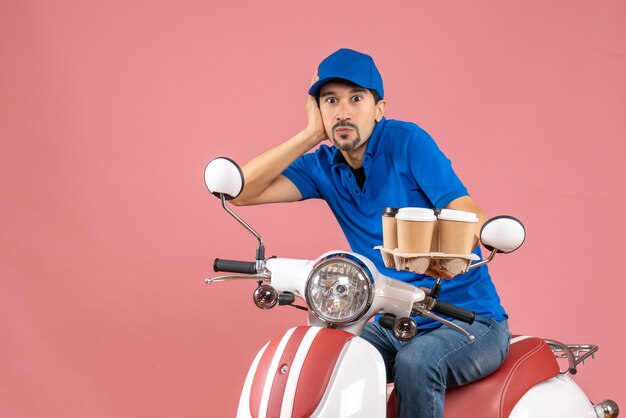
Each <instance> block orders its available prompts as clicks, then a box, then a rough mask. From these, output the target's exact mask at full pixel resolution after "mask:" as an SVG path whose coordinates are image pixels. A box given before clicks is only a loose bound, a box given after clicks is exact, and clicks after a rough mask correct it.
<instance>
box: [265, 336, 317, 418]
mask: <svg viewBox="0 0 626 418" xmlns="http://www.w3.org/2000/svg"><path fill="white" fill-rule="evenodd" d="M309 329H311V327H298V328H296V330H295V331H294V332H293V334H291V337H290V338H289V342H288V343H287V345H286V346H285V350H284V351H283V354H282V356H281V357H280V361H279V362H278V367H277V368H276V370H274V380H273V382H272V389H271V390H270V399H269V403H268V404H267V418H274V417H276V418H278V417H280V411H281V408H282V404H283V396H284V395H285V387H286V386H287V378H288V377H289V374H290V373H291V366H292V364H293V359H294V358H295V357H296V353H297V352H298V349H299V348H300V344H301V343H302V339H303V338H304V336H305V335H306V333H307V332H308V331H309ZM283 367H286V370H285V372H284V373H283V372H282V371H281V369H283Z"/></svg>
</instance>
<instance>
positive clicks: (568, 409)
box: [509, 374, 598, 418]
mask: <svg viewBox="0 0 626 418" xmlns="http://www.w3.org/2000/svg"><path fill="white" fill-rule="evenodd" d="M509 417H510V418H597V417H598V415H596V413H595V411H594V408H593V404H592V403H591V402H590V401H589V399H588V398H587V395H585V393H584V392H583V391H582V389H581V388H580V387H579V386H578V385H577V384H576V383H575V382H574V381H573V380H572V378H571V377H569V376H568V375H564V374H562V375H558V376H556V377H553V378H552V379H548V380H546V381H544V382H541V383H538V384H536V385H535V386H533V387H532V388H530V389H529V390H528V392H526V393H525V394H524V396H523V397H522V398H521V399H520V400H519V401H518V402H517V404H515V407H514V408H513V410H512V411H511V415H509Z"/></svg>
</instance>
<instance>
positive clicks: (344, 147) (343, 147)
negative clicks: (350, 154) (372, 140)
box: [332, 121, 361, 151]
mask: <svg viewBox="0 0 626 418" xmlns="http://www.w3.org/2000/svg"><path fill="white" fill-rule="evenodd" d="M340 127H348V128H351V129H353V130H354V133H355V134H356V137H355V138H354V139H353V140H352V142H347V143H346V142H344V143H340V142H339V141H338V140H337V138H336V136H335V135H336V134H335V129H337V128H340ZM339 136H340V137H342V139H346V138H347V137H348V135H339ZM332 141H333V144H334V145H335V146H336V147H337V148H338V149H339V150H340V151H352V150H353V149H356V148H357V146H358V145H359V144H360V143H361V133H360V132H359V128H358V127H357V126H356V125H353V124H352V123H350V122H347V121H340V122H337V123H336V124H335V126H333V136H332Z"/></svg>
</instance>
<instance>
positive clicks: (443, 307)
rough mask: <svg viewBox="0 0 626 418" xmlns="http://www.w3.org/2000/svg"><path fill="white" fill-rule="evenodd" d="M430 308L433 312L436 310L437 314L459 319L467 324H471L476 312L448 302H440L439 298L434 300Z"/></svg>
mask: <svg viewBox="0 0 626 418" xmlns="http://www.w3.org/2000/svg"><path fill="white" fill-rule="evenodd" d="M431 310H432V311H433V312H437V313H439V314H442V315H445V316H449V317H451V318H454V319H458V320H459V321H463V322H465V323H468V324H472V323H473V322H474V319H476V312H473V311H470V310H467V309H463V308H460V307H458V306H455V305H452V304H450V303H446V302H442V301H440V300H437V301H436V302H435V305H434V306H433V308H432V309H431Z"/></svg>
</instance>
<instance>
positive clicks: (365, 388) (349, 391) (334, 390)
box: [312, 337, 387, 418]
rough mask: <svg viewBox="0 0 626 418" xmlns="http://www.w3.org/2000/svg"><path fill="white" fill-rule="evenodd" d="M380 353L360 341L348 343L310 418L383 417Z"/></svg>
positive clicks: (384, 389)
mask: <svg viewBox="0 0 626 418" xmlns="http://www.w3.org/2000/svg"><path fill="white" fill-rule="evenodd" d="M386 379H387V377H386V373H385V363H384V361H383V358H382V357H381V355H380V353H379V352H378V351H377V350H376V348H374V346H372V345H371V344H369V343H368V342H367V341H365V340H364V339H362V338H359V337H355V338H353V339H351V340H350V341H349V342H348V344H347V345H346V347H345V348H344V350H343V352H342V353H341V357H340V358H339V360H338V361H337V365H336V366H335V370H334V371H333V375H332V377H331V380H330V382H329V384H328V387H327V388H326V392H325V394H324V397H323V398H322V401H321V402H320V404H319V406H318V408H317V409H316V410H315V412H314V413H313V415H312V417H319V418H329V417H332V418H347V417H351V418H356V417H384V416H385V414H386V400H387V384H386Z"/></svg>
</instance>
